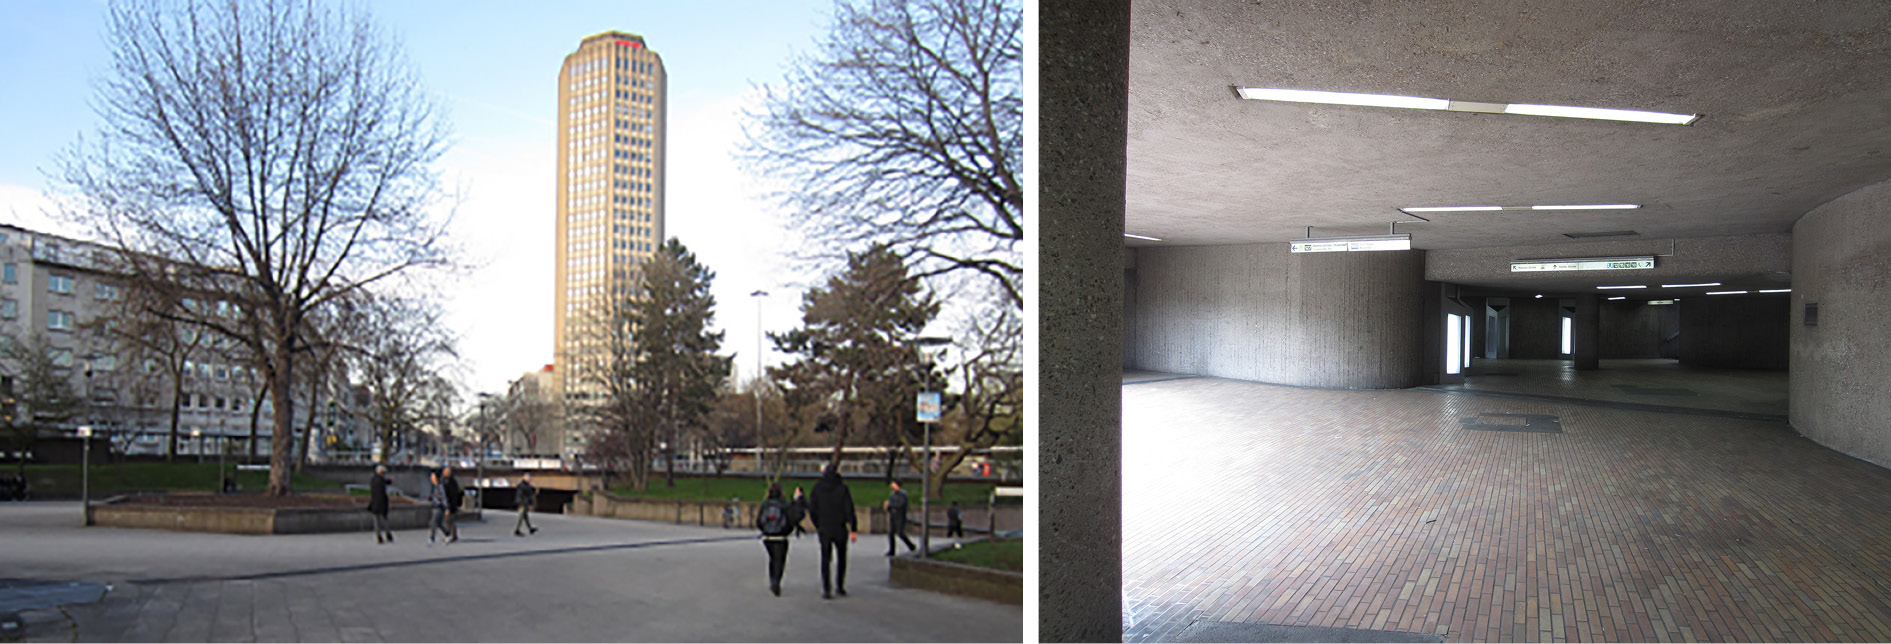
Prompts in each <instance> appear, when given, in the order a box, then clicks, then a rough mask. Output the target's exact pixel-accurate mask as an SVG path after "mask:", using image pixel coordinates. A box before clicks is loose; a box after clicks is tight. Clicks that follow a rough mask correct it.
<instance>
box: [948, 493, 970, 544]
mask: <svg viewBox="0 0 1891 644" xmlns="http://www.w3.org/2000/svg"><path fill="white" fill-rule="evenodd" d="M963 518H964V517H963V516H962V513H961V512H960V511H959V502H958V501H953V502H952V507H948V508H946V536H947V537H951V536H953V535H958V537H959V538H960V539H964V538H965V522H964V521H963Z"/></svg>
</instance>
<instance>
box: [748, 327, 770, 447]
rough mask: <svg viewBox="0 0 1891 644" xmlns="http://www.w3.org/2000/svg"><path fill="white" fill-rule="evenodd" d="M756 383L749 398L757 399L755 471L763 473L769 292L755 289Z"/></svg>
mask: <svg viewBox="0 0 1891 644" xmlns="http://www.w3.org/2000/svg"><path fill="white" fill-rule="evenodd" d="M749 297H752V298H755V381H754V383H753V384H750V385H749V397H750V398H754V399H755V471H756V473H760V472H761V471H762V390H761V384H762V298H764V297H768V291H764V290H761V289H755V292H754V293H750V294H749Z"/></svg>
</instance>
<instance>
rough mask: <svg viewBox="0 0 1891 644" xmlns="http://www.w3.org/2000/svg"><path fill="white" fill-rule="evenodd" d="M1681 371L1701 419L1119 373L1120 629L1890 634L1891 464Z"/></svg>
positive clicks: (1506, 637)
mask: <svg viewBox="0 0 1891 644" xmlns="http://www.w3.org/2000/svg"><path fill="white" fill-rule="evenodd" d="M1682 375H1683V377H1682V378H1680V379H1678V380H1676V379H1670V380H1667V381H1665V382H1666V383H1667V384H1665V386H1667V387H1673V388H1686V389H1689V390H1692V391H1695V392H1697V393H1698V394H1699V395H1698V396H1697V397H1696V398H1697V399H1696V400H1694V401H1692V402H1694V403H1696V404H1700V403H1703V402H1704V403H1706V404H1705V405H1703V407H1705V408H1707V409H1708V410H1706V411H1689V410H1679V409H1675V410H1670V411H1668V412H1657V411H1650V410H1647V409H1645V408H1642V407H1640V406H1636V407H1625V406H1624V405H1622V404H1619V403H1618V402H1615V401H1604V402H1598V403H1589V404H1583V403H1578V402H1571V401H1556V400H1532V399H1525V398H1517V397H1513V396H1497V395H1484V394H1479V393H1473V392H1444V391H1434V390H1422V389H1414V390H1396V391H1339V390H1318V389H1302V388H1295V387H1282V386H1274V385H1264V384H1257V383H1250V382H1240V381H1233V380H1224V379H1217V378H1194V377H1178V376H1176V375H1173V374H1150V373H1132V374H1126V376H1125V385H1124V386H1123V390H1122V392H1123V408H1124V417H1123V467H1124V478H1123V516H1124V529H1123V537H1124V539H1123V583H1124V623H1125V624H1124V626H1125V631H1124V636H1125V638H1126V641H1168V640H1178V639H1187V638H1188V637H1189V635H1190V633H1192V632H1196V631H1200V630H1202V629H1203V628H1206V627H1215V628H1226V626H1224V625H1227V624H1269V625H1282V626H1296V627H1322V628H1344V629H1369V630H1374V631H1394V632H1400V633H1406V634H1409V635H1410V636H1412V637H1411V639H1408V640H1407V641H1416V640H1417V639H1418V638H1420V637H1434V638H1435V637H1442V638H1443V639H1444V640H1445V641H1453V642H1460V641H1472V642H1489V641H1544V642H1549V641H1557V642H1561V641H1569V642H1576V641H1636V642H1652V641H1663V642H1666V641H1891V536H1887V535H1891V471H1887V470H1886V469H1885V468H1882V467H1879V466H1876V465H1872V464H1870V463H1866V462H1863V461H1859V460H1856V459H1853V458H1850V457H1847V456H1845V455H1843V454H1840V453H1838V452H1836V451H1833V450H1831V449H1827V448H1825V447H1823V446H1820V445H1818V444H1816V443H1813V442H1812V441H1810V440H1807V439H1805V438H1803V437H1800V436H1799V435H1798V434H1796V433H1795V432H1793V430H1792V429H1791V427H1789V426H1787V425H1786V424H1785V423H1783V422H1779V421H1776V420H1766V419H1760V418H1732V417H1728V416H1726V415H1725V414H1722V413H1717V412H1715V411H1712V410H1713V409H1714V408H1719V409H1729V408H1733V406H1732V405H1731V404H1717V403H1715V401H1712V400H1705V401H1703V400H1699V398H1711V397H1713V395H1714V394H1715V392H1716V391H1718V389H1717V388H1716V386H1715V385H1714V383H1715V382H1718V381H1717V380H1715V381H1708V382H1692V381H1689V380H1687V379H1686V377H1685V374H1682ZM1708 376H1709V377H1714V378H1717V377H1718V376H1719V374H1708ZM1585 377H1593V374H1585ZM1604 377H1606V374H1605V375H1604ZM1633 377H1637V378H1639V377H1640V376H1639V375H1636V376H1633ZM1566 384H1567V383H1562V382H1558V381H1553V380H1552V381H1547V382H1543V384H1542V387H1544V388H1545V391H1542V392H1540V393H1544V394H1547V395H1556V396H1568V395H1572V393H1578V392H1570V391H1565V389H1567V386H1566ZM1615 384H1619V383H1615ZM1593 386H1596V387H1603V388H1608V389H1615V387H1613V386H1612V384H1611V383H1608V382H1606V381H1604V382H1599V383H1594V385H1593ZM1650 386H1652V385H1650ZM1472 389H1475V388H1472ZM1520 393H1530V392H1520ZM1728 395H1730V396H1732V395H1739V394H1731V393H1730V394H1728ZM1637 402H1638V403H1644V401H1637ZM1721 402H1722V403H1727V402H1728V401H1721ZM1644 404H1645V403H1644ZM1743 411H1744V410H1743ZM1348 641H1357V640H1348Z"/></svg>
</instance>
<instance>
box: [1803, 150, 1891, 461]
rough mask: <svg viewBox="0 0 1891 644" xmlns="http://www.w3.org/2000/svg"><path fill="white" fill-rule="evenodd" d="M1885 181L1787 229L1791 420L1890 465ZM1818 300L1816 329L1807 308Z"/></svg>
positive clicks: (1825, 440)
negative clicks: (1789, 233) (1807, 316)
mask: <svg viewBox="0 0 1891 644" xmlns="http://www.w3.org/2000/svg"><path fill="white" fill-rule="evenodd" d="M1887 224H1891V182H1886V183H1880V184H1877V185H1874V186H1870V187H1867V188H1863V189H1860V190H1858V191H1856V192H1853V193H1851V194H1848V195H1845V196H1843V197H1840V198H1838V199H1834V200H1832V201H1831V202H1829V203H1827V204H1825V205H1823V206H1819V207H1818V208H1816V209H1814V210H1813V211H1812V212H1810V213H1807V214H1806V216H1805V217H1802V218H1800V220H1799V223H1797V224H1794V225H1793V253H1792V256H1793V292H1792V304H1791V305H1790V311H1789V315H1790V318H1789V320H1790V321H1789V323H1788V324H1789V328H1790V332H1791V336H1792V339H1791V344H1790V349H1789V361H1790V364H1791V367H1792V369H1791V371H1792V395H1791V401H1792V402H1791V418H1792V424H1793V427H1794V428H1796V429H1798V430H1799V432H1800V433H1801V434H1804V435H1805V436H1806V437H1808V438H1811V439H1812V440H1815V441H1818V442H1820V443H1822V444H1824V445H1826V446H1829V447H1831V448H1833V449H1836V450H1839V451H1841V452H1844V453H1846V454H1850V455H1852V456H1856V457H1858V458H1862V459H1865V460H1868V461H1871V462H1873V463H1877V464H1879V465H1885V466H1891V395H1886V393H1885V383H1891V351H1887V350H1886V349H1887V347H1888V346H1891V225H1887ZM1808 303H1817V304H1818V305H1819V320H1818V325H1817V326H1806V325H1805V324H1804V321H1805V307H1806V304H1808Z"/></svg>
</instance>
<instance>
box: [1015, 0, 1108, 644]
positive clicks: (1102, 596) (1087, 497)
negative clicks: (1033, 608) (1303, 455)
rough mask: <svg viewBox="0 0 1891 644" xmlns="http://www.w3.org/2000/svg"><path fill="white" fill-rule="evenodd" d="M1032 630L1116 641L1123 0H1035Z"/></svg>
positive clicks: (1054, 638) (1064, 638) (1059, 638)
mask: <svg viewBox="0 0 1891 644" xmlns="http://www.w3.org/2000/svg"><path fill="white" fill-rule="evenodd" d="M1038 56H1039V61H1038V90H1039V93H1038V133H1039V136H1038V174H1037V176H1038V216H1039V217H1040V219H1039V220H1038V221H1039V224H1038V261H1037V265H1036V268H1035V270H1036V271H1037V273H1038V292H1037V301H1038V316H1037V319H1038V336H1037V346H1038V381H1037V392H1038V393H1037V428H1038V430H1037V440H1038V450H1039V451H1038V470H1037V490H1038V504H1037V512H1038V534H1036V535H1032V538H1034V539H1038V540H1039V541H1038V544H1039V545H1038V565H1037V575H1038V638H1039V639H1040V640H1042V641H1045V642H1116V641H1121V640H1122V637H1123V621H1122V620H1123V606H1122V601H1123V562H1122V554H1123V529H1122V515H1123V510H1122V508H1123V502H1122V469H1123V449H1122V445H1123V409H1122V407H1123V398H1122V364H1123V358H1122V344H1123V321H1122V311H1123V255H1122V250H1121V249H1122V246H1123V177H1124V160H1125V158H1126V155H1125V152H1124V151H1125V145H1126V143H1127V140H1128V122H1129V2H1128V0H1044V1H1043V2H1041V3H1039V4H1038Z"/></svg>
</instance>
